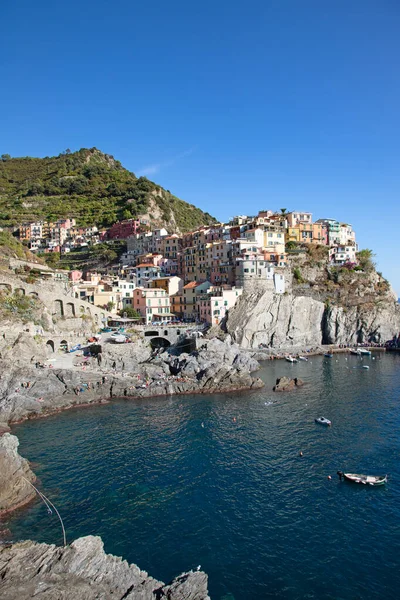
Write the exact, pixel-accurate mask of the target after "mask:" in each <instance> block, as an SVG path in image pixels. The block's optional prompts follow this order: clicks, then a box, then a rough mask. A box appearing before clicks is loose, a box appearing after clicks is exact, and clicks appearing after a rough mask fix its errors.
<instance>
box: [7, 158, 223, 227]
mask: <svg viewBox="0 0 400 600" xmlns="http://www.w3.org/2000/svg"><path fill="white" fill-rule="evenodd" d="M154 203H155V204H154ZM154 208H156V210H154ZM157 208H158V210H157ZM148 209H150V211H151V213H152V214H155V213H157V212H158V213H159V214H160V216H159V218H157V219H156V220H155V224H157V225H161V224H163V225H166V226H168V224H170V221H171V219H172V220H173V221H175V222H176V227H177V228H179V230H180V231H182V232H184V231H189V230H190V229H194V228H196V227H197V226H198V225H206V224H210V223H213V222H215V219H213V217H211V216H210V215H209V214H208V213H204V212H203V211H201V210H200V209H198V208H196V207H195V206H193V205H191V204H188V203H187V202H184V201H183V200H179V198H176V197H175V196H173V195H172V194H171V193H170V192H169V191H166V190H164V189H163V188H161V187H160V186H158V185H157V184H155V183H153V182H152V181H149V180H148V179H147V178H146V177H139V178H138V177H136V176H135V175H134V174H133V173H131V172H130V171H128V170H127V169H124V167H123V166H122V165H121V163H120V162H119V161H118V160H115V159H114V158H113V157H112V156H110V155H108V154H103V153H102V152H100V150H97V149H96V148H91V149H90V150H88V149H86V148H82V149H81V150H79V151H78V152H72V153H71V152H69V151H68V150H67V151H66V152H65V153H62V154H60V155H59V156H53V157H45V158H31V157H24V158H10V157H9V156H8V155H3V156H2V158H1V160H0V226H2V227H11V226H15V225H19V224H21V223H23V222H29V221H34V220H49V221H54V220H56V219H58V218H63V217H75V218H76V220H77V224H78V225H82V226H88V225H97V226H99V227H108V226H110V225H112V224H113V223H115V222H116V221H119V220H121V219H129V218H132V217H138V216H140V215H143V214H146V212H147V210H148ZM173 229H174V227H171V226H170V230H171V231H172V230H173Z"/></svg>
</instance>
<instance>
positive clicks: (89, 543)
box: [0, 536, 210, 600]
mask: <svg viewBox="0 0 400 600" xmlns="http://www.w3.org/2000/svg"><path fill="white" fill-rule="evenodd" d="M207 583H208V580H207V575H206V574H205V573H203V572H201V571H196V572H193V571H190V572H189V573H183V574H182V575H180V576H179V577H177V578H176V579H174V580H173V581H172V582H171V583H170V584H169V585H165V584H164V583H162V582H161V581H157V580H156V579H153V578H152V577H149V575H148V574H147V573H146V572H145V571H141V570H140V569H139V568H138V567H137V566H136V565H129V564H128V563H127V562H126V561H124V560H122V559H121V558H118V557H116V556H112V555H111V554H105V552H104V549H103V542H102V541H101V539H100V538H99V537H94V536H87V537H84V538H79V539H77V540H75V542H73V543H72V544H71V545H70V546H66V547H64V548H59V547H57V546H54V545H48V544H38V543H36V542H31V541H27V542H21V543H18V544H13V545H9V546H4V547H3V548H1V547H0V596H1V598H2V599H3V600H15V598H19V600H29V599H30V598H34V597H36V596H38V597H40V598H43V600H47V599H48V600H54V599H55V598H59V599H61V598H62V599H65V600H95V599H96V600H107V599H108V598H115V599H116V600H122V599H123V598H126V599H127V600H157V599H158V600H161V599H162V598H166V599H167V598H168V599H169V600H210V599H209V596H208V592H207Z"/></svg>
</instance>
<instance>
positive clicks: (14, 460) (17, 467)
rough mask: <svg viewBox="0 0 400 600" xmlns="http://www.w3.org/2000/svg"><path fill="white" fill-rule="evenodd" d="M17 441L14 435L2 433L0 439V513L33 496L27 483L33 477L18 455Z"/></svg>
mask: <svg viewBox="0 0 400 600" xmlns="http://www.w3.org/2000/svg"><path fill="white" fill-rule="evenodd" d="M18 445H19V441H18V438H17V437H15V435H11V434H10V433H4V434H3V435H2V436H1V437H0V513H1V512H3V511H7V510H13V509H15V508H17V507H18V506H21V505H22V504H25V503H26V502H29V501H30V500H31V499H32V498H33V497H34V495H35V491H34V489H33V488H32V487H31V486H30V485H29V483H28V482H29V481H32V482H33V481H35V476H34V474H33V473H32V471H31V470H30V468H29V463H28V461H27V460H26V459H25V458H22V457H21V456H20V455H19V454H18Z"/></svg>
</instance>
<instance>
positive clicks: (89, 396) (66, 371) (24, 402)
mask: <svg viewBox="0 0 400 600" xmlns="http://www.w3.org/2000/svg"><path fill="white" fill-rule="evenodd" d="M40 350H43V349H40V348H38V345H37V344H36V342H34V341H33V340H32V338H31V337H30V336H28V335H24V334H20V335H19V336H18V338H17V340H16V341H15V342H14V344H13V347H12V351H11V352H10V353H9V355H8V356H7V355H2V358H1V360H0V369H1V372H2V376H1V379H0V423H1V422H4V423H5V424H9V423H15V422H19V421H21V420H24V419H29V418H34V417H39V416H44V415H48V414H51V413H55V412H58V411H60V410H63V409H67V408H71V407H73V406H79V405H88V404H92V403H98V402H105V401H108V400H110V399H112V398H116V397H126V398H148V397H153V396H171V395H177V394H196V393H197V394H205V393H220V392H231V391H239V390H249V389H254V388H259V387H262V386H263V382H262V381H261V379H259V378H254V377H252V375H251V373H252V372H254V371H256V370H257V369H259V367H260V365H259V363H258V362H257V360H255V359H254V358H253V357H252V356H251V354H249V353H247V352H244V351H242V350H241V349H240V348H239V346H238V345H237V344H233V343H232V341H231V339H230V338H229V337H228V338H227V339H226V340H224V341H221V340H218V339H215V338H213V339H210V340H207V342H206V344H205V345H204V346H203V347H202V348H200V349H199V350H196V351H195V352H192V353H191V354H186V353H183V354H180V355H179V356H175V355H173V354H169V353H167V352H163V353H161V354H158V355H154V353H152V352H151V350H150V349H149V348H148V347H147V346H146V345H145V344H144V343H143V342H141V341H140V342H138V343H135V344H123V345H114V344H105V345H104V348H103V352H102V354H101V359H100V360H99V358H97V357H88V358H85V357H74V362H73V363H72V364H71V366H70V367H69V368H67V367H65V366H63V365H60V367H58V365H57V363H56V362H54V363H48V362H47V363H46V361H45V358H46V357H45V356H44V355H43V352H40ZM71 359H72V357H71Z"/></svg>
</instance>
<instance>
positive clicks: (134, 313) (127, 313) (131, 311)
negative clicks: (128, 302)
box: [118, 306, 141, 319]
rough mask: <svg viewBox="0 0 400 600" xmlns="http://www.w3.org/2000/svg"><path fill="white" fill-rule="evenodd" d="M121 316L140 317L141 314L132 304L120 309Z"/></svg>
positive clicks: (128, 317)
mask: <svg viewBox="0 0 400 600" xmlns="http://www.w3.org/2000/svg"><path fill="white" fill-rule="evenodd" d="M118 314H119V316H120V317H124V318H125V317H126V318H127V319H140V318H141V315H140V313H138V312H137V310H135V309H134V308H133V307H132V306H126V307H125V308H123V309H122V310H120V311H119V313H118Z"/></svg>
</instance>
